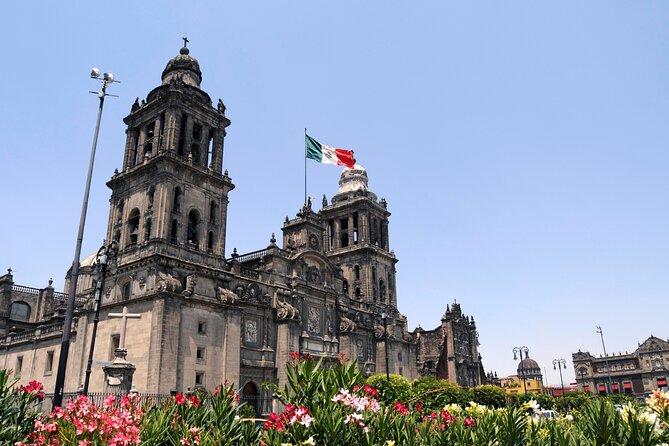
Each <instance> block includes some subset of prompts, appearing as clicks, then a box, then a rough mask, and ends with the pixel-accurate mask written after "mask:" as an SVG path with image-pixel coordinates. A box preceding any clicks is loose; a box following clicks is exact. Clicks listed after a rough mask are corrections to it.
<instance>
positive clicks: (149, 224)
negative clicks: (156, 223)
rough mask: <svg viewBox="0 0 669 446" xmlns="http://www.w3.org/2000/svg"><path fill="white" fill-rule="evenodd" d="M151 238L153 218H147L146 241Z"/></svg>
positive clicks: (145, 226)
mask: <svg viewBox="0 0 669 446" xmlns="http://www.w3.org/2000/svg"><path fill="white" fill-rule="evenodd" d="M150 238H151V219H150V218H147V219H146V223H145V224H144V241H149V239H150Z"/></svg>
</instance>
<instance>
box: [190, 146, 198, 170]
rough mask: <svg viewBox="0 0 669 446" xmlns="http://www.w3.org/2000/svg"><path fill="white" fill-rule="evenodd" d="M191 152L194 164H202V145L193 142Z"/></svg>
mask: <svg viewBox="0 0 669 446" xmlns="http://www.w3.org/2000/svg"><path fill="white" fill-rule="evenodd" d="M190 154H191V157H192V158H193V164H195V165H196V166H199V165H200V146H199V145H197V144H193V145H192V146H190Z"/></svg>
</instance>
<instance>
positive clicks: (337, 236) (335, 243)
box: [332, 218, 341, 249]
mask: <svg viewBox="0 0 669 446" xmlns="http://www.w3.org/2000/svg"><path fill="white" fill-rule="evenodd" d="M333 226H334V233H333V234H332V235H333V236H334V237H333V238H334V240H332V249H337V248H339V247H340V246H341V240H340V237H341V234H340V233H339V232H340V231H341V224H340V223H339V219H338V218H335V219H334V225H333Z"/></svg>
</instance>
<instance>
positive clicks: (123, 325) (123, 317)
mask: <svg viewBox="0 0 669 446" xmlns="http://www.w3.org/2000/svg"><path fill="white" fill-rule="evenodd" d="M108 316H109V317H120V318H121V336H120V337H119V340H118V348H119V349H120V350H124V349H125V331H126V327H127V325H128V318H130V319H139V318H141V317H142V315H141V314H136V313H128V307H123V313H109V315H108Z"/></svg>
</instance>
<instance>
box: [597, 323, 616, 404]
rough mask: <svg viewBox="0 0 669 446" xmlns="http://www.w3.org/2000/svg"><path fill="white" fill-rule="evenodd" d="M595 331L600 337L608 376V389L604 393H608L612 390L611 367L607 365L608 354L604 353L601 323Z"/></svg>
mask: <svg viewBox="0 0 669 446" xmlns="http://www.w3.org/2000/svg"><path fill="white" fill-rule="evenodd" d="M597 333H599V336H600V337H601V338H602V350H604V360H605V361H606V373H607V375H608V377H609V390H608V392H606V393H607V394H609V393H611V392H613V388H612V385H611V367H609V356H608V355H607V354H606V346H605V345H604V332H603V331H602V327H601V325H598V326H597Z"/></svg>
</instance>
